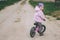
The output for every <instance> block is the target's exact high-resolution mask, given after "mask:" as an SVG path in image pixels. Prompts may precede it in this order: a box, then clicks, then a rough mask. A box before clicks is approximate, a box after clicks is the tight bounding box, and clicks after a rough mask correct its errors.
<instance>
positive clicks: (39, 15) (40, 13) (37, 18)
mask: <svg viewBox="0 0 60 40" xmlns="http://www.w3.org/2000/svg"><path fill="white" fill-rule="evenodd" d="M42 19H45V16H44V13H43V11H42V10H40V9H39V7H38V6H36V7H35V15H34V20H35V21H36V22H40V23H42V22H43V20H42Z"/></svg>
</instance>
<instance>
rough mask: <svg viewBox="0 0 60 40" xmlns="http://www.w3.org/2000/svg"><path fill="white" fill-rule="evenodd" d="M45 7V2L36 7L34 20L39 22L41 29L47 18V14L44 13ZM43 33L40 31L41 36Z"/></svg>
mask: <svg viewBox="0 0 60 40" xmlns="http://www.w3.org/2000/svg"><path fill="white" fill-rule="evenodd" d="M43 9H44V4H43V3H39V4H38V5H37V6H36V7H35V14H34V21H35V23H38V25H39V27H40V29H42V27H41V24H42V22H44V21H45V20H46V18H45V15H44V13H43ZM42 35H43V33H40V36H42Z"/></svg>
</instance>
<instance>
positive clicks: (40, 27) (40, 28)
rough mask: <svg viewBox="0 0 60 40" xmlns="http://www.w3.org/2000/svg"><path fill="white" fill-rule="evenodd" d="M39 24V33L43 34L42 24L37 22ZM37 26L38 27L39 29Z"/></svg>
mask: <svg viewBox="0 0 60 40" xmlns="http://www.w3.org/2000/svg"><path fill="white" fill-rule="evenodd" d="M36 23H37V24H38V26H39V33H41V30H42V24H41V23H40V22H36ZM38 26H37V27H38Z"/></svg>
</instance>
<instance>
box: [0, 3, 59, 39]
mask: <svg viewBox="0 0 60 40" xmlns="http://www.w3.org/2000/svg"><path fill="white" fill-rule="evenodd" d="M33 15H34V8H33V7H32V6H31V5H30V4H29V3H28V2H26V3H24V5H21V4H20V2H18V3H16V4H14V5H11V6H8V7H6V8H5V9H4V10H2V11H0V40H60V21H59V20H55V18H53V17H51V16H47V17H46V18H47V20H46V21H45V22H44V23H43V24H44V25H45V26H46V32H45V33H44V36H39V35H38V34H36V36H35V37H34V38H31V37H30V35H29V32H30V29H31V27H33V23H34V20H33Z"/></svg>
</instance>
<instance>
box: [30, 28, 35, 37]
mask: <svg viewBox="0 0 60 40" xmlns="http://www.w3.org/2000/svg"><path fill="white" fill-rule="evenodd" d="M35 34H36V33H35V27H32V28H31V30H30V37H32V38H33V37H34V36H35Z"/></svg>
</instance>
